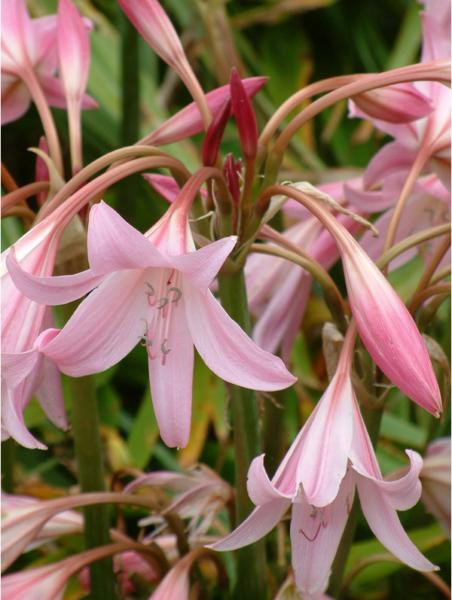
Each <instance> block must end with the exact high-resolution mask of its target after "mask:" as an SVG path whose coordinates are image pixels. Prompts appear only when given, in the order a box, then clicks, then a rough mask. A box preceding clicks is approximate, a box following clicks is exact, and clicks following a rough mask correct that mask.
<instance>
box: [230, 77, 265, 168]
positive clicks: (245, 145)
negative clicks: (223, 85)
mask: <svg viewBox="0 0 452 600" xmlns="http://www.w3.org/2000/svg"><path fill="white" fill-rule="evenodd" d="M230 86H231V102H232V110H233V112H234V117H235V120H236V123H237V127H238V130H239V136H240V145H241V147H242V152H243V156H244V157H245V158H246V159H249V160H253V159H254V158H255V157H256V152H257V138H258V132H257V123H256V115H255V112H254V108H253V105H252V103H251V101H250V99H249V96H248V94H247V93H246V90H245V88H244V86H243V83H242V80H241V78H240V75H239V74H238V71H237V70H236V69H232V71H231V81H230Z"/></svg>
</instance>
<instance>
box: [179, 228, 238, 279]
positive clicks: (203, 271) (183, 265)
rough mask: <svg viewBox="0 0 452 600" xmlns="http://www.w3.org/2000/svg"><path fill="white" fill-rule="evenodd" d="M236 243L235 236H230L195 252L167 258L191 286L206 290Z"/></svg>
mask: <svg viewBox="0 0 452 600" xmlns="http://www.w3.org/2000/svg"><path fill="white" fill-rule="evenodd" d="M236 241H237V236H236V235H230V236H229V237H226V238H223V239H221V240H217V241H216V242H213V243H212V244H208V245H207V246H203V247H202V248H200V249H199V250H196V251H195V252H189V253H188V254H180V255H179V256H171V257H168V258H169V260H171V263H172V264H173V266H174V268H176V269H177V270H178V271H181V272H182V273H183V274H184V275H185V276H186V277H187V279H188V280H189V281H190V283H191V285H193V286H194V287H196V288H200V289H207V288H208V287H209V286H210V284H211V283H212V280H213V279H214V277H215V275H216V274H217V273H218V271H219V270H220V269H221V266H222V265H223V263H224V261H225V260H226V258H227V257H228V256H229V254H230V253H231V252H232V249H233V248H234V246H235V243H236Z"/></svg>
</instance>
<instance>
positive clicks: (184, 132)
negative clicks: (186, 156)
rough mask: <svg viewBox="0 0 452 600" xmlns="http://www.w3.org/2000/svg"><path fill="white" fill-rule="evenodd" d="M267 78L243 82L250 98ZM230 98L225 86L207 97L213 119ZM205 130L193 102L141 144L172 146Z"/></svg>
mask: <svg viewBox="0 0 452 600" xmlns="http://www.w3.org/2000/svg"><path fill="white" fill-rule="evenodd" d="M267 79H268V78H267V77H249V78H248V79H244V80H243V81H242V83H243V85H244V86H245V90H246V91H247V93H248V95H249V96H250V97H252V96H254V95H255V94H257V92H258V91H259V90H260V89H261V88H262V87H263V85H264V84H265V83H266V81H267ZM229 98H230V88H229V84H228V85H223V86H222V87H219V88H217V89H215V90H213V91H211V92H209V93H208V94H206V95H205V99H206V102H207V106H208V107H209V110H210V112H211V113H212V115H213V117H215V115H216V114H217V113H218V112H219V111H220V110H221V108H222V107H223V106H224V103H225V102H226V101H227V100H229ZM202 130H203V121H202V116H201V113H200V111H199V108H198V106H197V104H196V103H195V102H192V103H191V104H189V105H188V106H186V107H185V108H183V109H182V110H180V111H179V112H178V113H176V114H175V115H174V116H172V117H171V118H170V119H168V120H167V121H165V122H164V123H162V125H160V127H158V128H157V129H155V130H154V131H153V132H152V133H150V134H149V135H147V136H146V137H145V138H143V139H142V140H141V141H140V143H141V144H154V145H156V146H162V145H165V144H172V143H173V142H177V141H179V140H182V139H184V138H187V137H190V136H191V135H194V134H195V133H199V132H200V131H202Z"/></svg>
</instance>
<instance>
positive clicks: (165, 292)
mask: <svg viewBox="0 0 452 600" xmlns="http://www.w3.org/2000/svg"><path fill="white" fill-rule="evenodd" d="M179 280H180V273H179V272H178V271H176V270H175V269H171V270H170V269H159V275H158V276H157V277H156V278H155V280H151V281H145V283H144V294H145V296H146V298H147V304H148V307H149V313H148V316H147V318H142V321H143V323H144V333H143V335H142V336H141V337H140V340H141V345H142V346H144V347H145V348H146V350H147V353H148V357H149V359H150V360H155V359H156V358H158V357H161V362H162V366H164V365H165V363H166V357H167V356H168V354H169V353H170V352H171V344H170V340H169V338H170V333H171V331H170V327H171V318H172V315H173V314H174V311H175V310H177V307H178V305H179V302H180V300H181V299H182V290H181V287H180V284H179Z"/></svg>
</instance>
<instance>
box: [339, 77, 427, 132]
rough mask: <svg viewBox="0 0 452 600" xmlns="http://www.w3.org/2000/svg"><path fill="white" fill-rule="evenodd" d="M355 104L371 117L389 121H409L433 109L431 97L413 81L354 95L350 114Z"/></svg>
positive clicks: (351, 114)
mask: <svg viewBox="0 0 452 600" xmlns="http://www.w3.org/2000/svg"><path fill="white" fill-rule="evenodd" d="M354 104H356V105H357V106H359V108H360V111H361V112H363V113H365V114H367V115H368V116H369V117H371V118H373V119H381V120H382V121H388V122H389V123H408V122H410V121H414V120H416V119H419V118H422V117H425V116H427V115H428V114H430V113H431V112H432V110H433V108H432V104H431V102H430V99H429V98H427V97H426V96H425V95H424V94H421V92H419V90H417V89H416V87H415V86H414V85H413V84H412V83H398V84H396V85H389V86H387V87H384V88H377V89H375V90H371V91H369V92H364V93H363V94H358V95H357V96H353V103H352V110H351V111H350V116H353V105H354Z"/></svg>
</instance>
